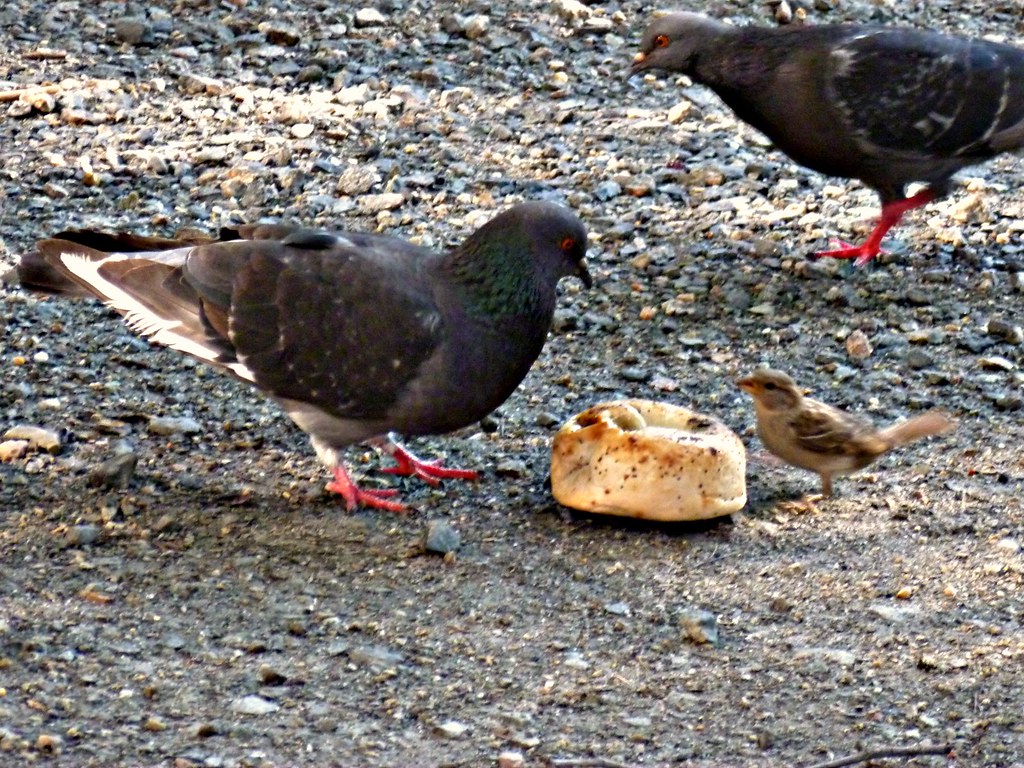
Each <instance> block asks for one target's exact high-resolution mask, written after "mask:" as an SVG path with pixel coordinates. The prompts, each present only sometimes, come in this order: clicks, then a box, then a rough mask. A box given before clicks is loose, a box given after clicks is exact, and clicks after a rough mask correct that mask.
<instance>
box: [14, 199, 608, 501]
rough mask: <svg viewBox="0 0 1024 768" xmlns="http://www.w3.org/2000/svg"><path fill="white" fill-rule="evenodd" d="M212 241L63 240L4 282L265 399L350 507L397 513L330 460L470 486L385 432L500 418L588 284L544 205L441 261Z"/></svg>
mask: <svg viewBox="0 0 1024 768" xmlns="http://www.w3.org/2000/svg"><path fill="white" fill-rule="evenodd" d="M221 238H222V239H221V240H219V241H218V240H214V239H213V238H192V239H189V240H185V241H180V240H167V239H161V238H145V237H138V236H135V235H130V234H107V233H97V232H88V231H69V232H64V233H61V235H60V236H59V237H55V238H50V239H46V240H42V241H40V242H39V243H37V245H36V249H35V251H33V252H30V253H28V254H25V255H24V256H23V257H22V259H21V263H20V265H19V268H18V269H19V274H20V276H21V282H22V285H24V286H25V287H28V288H36V289H41V290H44V291H49V292H51V293H67V294H70V295H83V294H87V295H91V296H94V297H97V298H99V299H101V300H102V301H103V302H104V303H105V304H106V305H107V306H109V307H112V308H113V309H115V310H116V311H117V312H119V313H121V314H122V315H123V316H124V318H125V320H126V322H127V324H128V326H129V327H130V328H131V329H132V330H133V331H135V332H137V333H139V334H141V335H142V336H144V337H147V338H148V339H150V340H151V341H153V342H156V343H158V344H161V345H164V346H167V347H170V348H171V349H175V350H178V351H180V352H184V353H186V354H189V355H191V356H192V357H194V358H197V359H199V360H202V361H203V362H206V363H209V364H211V365H213V366H216V367H217V368H220V369H223V370H225V371H227V372H228V373H230V374H232V375H234V376H235V377H237V378H239V379H242V380H243V381H247V382H249V383H250V384H252V385H254V386H255V387H257V388H258V389H260V390H262V391H263V392H264V393H266V394H267V395H268V396H269V397H270V398H271V399H273V400H274V401H276V402H277V403H278V404H279V405H280V406H281V407H282V408H283V409H284V410H285V412H286V413H287V414H288V415H289V416H290V417H291V418H292V420H294V421H295V423H296V424H297V425H298V426H299V427H300V428H301V429H302V430H304V431H305V432H306V433H308V434H309V436H310V438H311V441H312V444H313V448H314V449H315V451H316V453H317V455H318V456H319V457H320V459H321V460H322V461H323V462H324V463H325V464H326V465H327V467H328V468H329V469H330V470H331V471H332V472H333V475H334V480H333V482H331V483H330V484H329V485H328V486H327V487H328V489H329V490H331V491H333V492H335V493H338V494H340V495H341V496H342V498H343V499H344V500H345V503H346V506H347V507H348V509H353V508H355V507H356V506H358V505H364V506H367V507H376V508H380V509H385V510H393V511H403V510H404V509H405V508H406V507H405V505H403V504H402V503H401V502H399V501H397V500H395V499H393V498H392V497H393V496H394V495H395V493H396V492H395V491H393V490H372V489H366V490H364V489H361V488H359V487H358V486H357V485H356V484H355V482H353V480H352V479H351V478H350V477H349V475H348V473H347V471H346V470H345V467H344V464H343V463H342V458H341V451H342V449H344V448H345V447H346V446H349V445H351V444H354V443H359V442H370V443H371V444H373V445H375V446H376V447H379V448H381V449H383V450H385V451H386V452H387V453H389V454H390V455H391V456H393V457H394V459H395V460H396V461H397V464H398V466H396V467H390V468H388V469H385V470H384V471H385V472H389V471H390V472H392V473H394V474H411V475H415V476H417V477H420V478H421V479H423V480H425V481H427V482H430V483H431V484H435V485H436V484H437V482H438V479H439V478H460V479H472V478H475V477H476V473H475V472H472V471H469V470H462V469H454V468H448V467H443V466H441V465H440V463H439V462H428V461H423V460H422V459H419V458H417V457H416V456H414V455H413V454H412V453H411V452H409V451H408V450H407V449H406V448H404V447H403V446H402V445H400V444H399V443H398V442H397V440H396V439H395V434H394V433H398V434H402V435H406V436H416V435H428V434H441V433H445V432H450V431H452V430H455V429H459V428H461V427H465V426H467V425H469V424H472V423H474V422H476V421H479V420H480V419H481V418H483V417H484V416H486V415H487V414H488V413H490V412H491V411H492V410H494V409H495V408H497V407H498V406H499V405H501V403H503V402H504V401H505V400H506V399H507V398H508V396H509V395H510V394H511V393H512V391H513V390H514V389H515V388H516V387H517V386H518V385H519V383H520V382H521V381H522V380H523V378H524V377H525V376H526V374H527V372H528V371H529V369H530V366H531V365H532V364H533V362H534V360H536V359H537V357H538V355H539V354H540V352H541V348H542V347H543V345H544V341H545V338H546V336H547V333H548V330H549V327H550V325H551V320H552V317H553V314H554V310H555V303H556V298H557V294H556V286H557V284H558V282H559V280H560V279H561V278H562V277H569V276H573V275H575V276H577V277H579V278H580V279H581V280H582V282H583V284H584V285H585V286H586V287H590V286H591V277H590V273H589V272H588V270H587V265H586V260H585V253H586V242H587V233H586V230H585V229H584V227H583V224H582V223H581V222H580V220H579V219H578V218H577V217H576V216H575V215H574V214H573V213H571V212H570V211H569V210H567V209H566V208H564V207H562V206H559V205H555V204H553V203H546V202H527V203H522V204H519V205H516V206H514V207H512V208H509V209H508V210H506V211H504V212H503V213H501V214H499V215H498V216H496V217H494V218H493V219H491V220H490V221H489V222H487V223H486V224H484V225H483V226H482V227H480V228H479V229H478V230H476V231H475V232H473V233H472V234H471V235H470V236H469V237H468V238H467V239H466V240H465V241H464V242H463V243H462V244H461V245H460V246H458V247H457V248H454V249H452V250H450V251H448V252H447V253H436V252H432V251H430V250H428V249H426V248H423V247H420V246H417V245H414V244H412V243H410V242H407V241H405V240H401V239H398V238H395V237H388V236H383V235H373V234H357V233H347V232H341V233H332V232H327V231H321V230H315V229H303V228H291V227H286V226H282V225H261V226H250V227H243V228H241V229H239V230H235V231H229V232H226V233H225V232H222V234H221ZM234 238H237V239H234Z"/></svg>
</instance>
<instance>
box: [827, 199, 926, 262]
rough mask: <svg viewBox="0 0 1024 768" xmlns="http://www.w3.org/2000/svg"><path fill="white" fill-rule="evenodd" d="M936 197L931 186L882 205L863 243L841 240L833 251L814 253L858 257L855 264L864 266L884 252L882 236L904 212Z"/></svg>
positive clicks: (831, 256) (837, 256) (828, 255)
mask: <svg viewBox="0 0 1024 768" xmlns="http://www.w3.org/2000/svg"><path fill="white" fill-rule="evenodd" d="M935 198H936V194H935V192H934V191H933V190H932V189H930V188H926V189H922V190H921V191H920V192H918V193H917V194H915V195H911V196H910V197H905V198H903V199H902V200H894V201H893V202H890V203H885V204H884V205H883V206H882V215H881V216H880V217H879V219H878V224H876V225H875V228H874V229H873V230H871V234H870V235H868V239H867V240H865V241H864V243H863V244H862V245H849V244H847V243H843V242H841V241H840V246H841V247H840V248H838V249H836V250H833V251H819V252H818V253H816V254H814V255H815V256H816V257H817V258H826V257H827V258H832V259H856V261H855V262H854V264H855V265H856V266H858V267H862V266H864V265H865V264H867V263H868V262H869V261H871V260H872V259H873V258H875V256H877V255H878V254H879V253H884V251H883V250H882V238H883V237H885V235H886V233H887V232H888V231H889V230H890V229H892V228H893V227H894V226H895V225H896V223H897V222H898V221H899V220H900V219H902V218H903V214H905V213H906V212H907V211H912V210H913V209H914V208H920V207H921V206H922V205H927V204H928V203H930V202H931V201H932V200H934V199H935Z"/></svg>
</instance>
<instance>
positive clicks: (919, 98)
mask: <svg viewBox="0 0 1024 768" xmlns="http://www.w3.org/2000/svg"><path fill="white" fill-rule="evenodd" d="M647 69H665V70H671V71H674V72H681V73H683V74H686V75H688V76H690V77H691V78H693V79H694V80H695V81H696V82H699V83H703V84H705V85H707V86H709V87H710V88H712V89H713V90H714V91H715V92H716V93H717V94H718V95H719V96H720V97H721V98H722V100H723V101H724V102H725V103H726V104H727V105H728V106H729V107H731V108H732V109H733V111H735V112H736V115H737V116H738V117H739V118H740V119H742V120H744V121H746V122H747V123H749V124H750V125H752V126H754V127H755V128H757V129H758V130H760V131H762V132H763V133H764V134H765V135H766V136H768V138H769V139H771V140H772V141H773V142H774V143H775V144H776V145H777V146H778V147H779V149H781V150H782V151H783V152H785V153H786V154H787V155H789V156H790V157H792V158H793V159H794V160H796V161H797V162H798V163H800V164H802V165H805V166H807V167H808V168H813V169H814V170H816V171H820V172H821V173H826V174H829V175H832V176H843V177H847V178H855V179H860V180H861V181H863V182H864V183H865V184H867V185H869V186H871V187H872V188H873V189H874V190H875V191H876V192H878V196H879V197H880V198H881V202H882V214H881V218H880V219H879V221H878V224H877V226H876V227H875V229H874V231H872V233H871V234H870V236H869V237H868V239H867V241H866V242H864V244H863V245H860V246H857V247H853V246H847V245H846V244H842V245H843V247H841V248H839V249H838V250H833V251H825V252H822V253H819V254H818V255H819V256H833V257H838V258H854V259H856V260H857V264H858V265H860V264H864V263H866V262H868V261H870V260H871V259H872V258H874V257H875V256H876V255H877V254H878V253H879V252H880V251H881V241H882V238H883V237H884V236H885V234H886V232H888V231H889V229H891V228H892V227H893V225H895V224H896V223H897V222H898V221H899V220H900V218H901V217H902V216H903V214H904V213H906V212H907V211H909V210H911V209H913V208H917V207H919V206H922V205H925V204H926V203H928V202H931V201H932V200H935V199H937V198H940V197H942V196H943V195H945V194H947V192H948V191H949V181H950V177H951V176H952V175H953V174H954V173H955V172H956V171H958V170H959V169H960V168H963V167H964V166H968V165H972V164H975V163H979V162H982V161H984V160H987V159H989V158H991V157H993V156H994V155H996V154H998V153H1000V152H1006V151H1009V150H1013V149H1017V148H1019V147H1021V146H1024V50H1020V49H1017V48H1013V47H1011V46H1008V45H1001V44H999V43H994V42H989V41H986V40H966V39H962V38H958V37H951V36H948V35H942V34H939V33H937V32H928V31H920V30H914V29H906V28H898V27H883V26H859V25H854V24H844V25H832V26H794V27H784V28H761V27H733V26H729V25H728V24H725V23H723V22H720V21H717V20H714V19H710V18H707V17H705V16H701V15H699V14H695V13H673V14H670V15H667V16H662V17H660V18H657V19H655V20H654V21H653V22H651V24H650V25H649V26H648V27H647V29H646V31H645V32H644V36H643V41H642V43H641V52H640V53H638V54H637V55H636V57H635V58H634V61H633V66H632V70H631V71H632V73H633V74H635V73H637V72H640V71H642V70H647ZM915 181H917V182H923V183H925V184H927V185H928V186H927V187H925V188H924V189H923V190H921V191H920V192H917V193H916V194H914V195H913V196H911V197H906V196H905V188H906V186H907V184H909V183H911V182H915Z"/></svg>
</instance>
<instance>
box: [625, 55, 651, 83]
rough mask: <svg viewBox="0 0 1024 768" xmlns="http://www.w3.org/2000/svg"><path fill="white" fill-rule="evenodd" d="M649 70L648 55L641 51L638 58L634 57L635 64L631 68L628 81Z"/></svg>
mask: <svg viewBox="0 0 1024 768" xmlns="http://www.w3.org/2000/svg"><path fill="white" fill-rule="evenodd" d="M645 69H647V54H646V53H644V52H643V51H640V53H638V54H637V55H636V56H634V57H633V63H632V64H631V65H630V66H629V75H628V76H627V79H629V78H630V77H632V76H633V75H635V74H636V73H637V72H642V71H643V70H645Z"/></svg>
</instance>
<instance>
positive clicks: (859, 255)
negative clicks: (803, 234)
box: [814, 238, 888, 267]
mask: <svg viewBox="0 0 1024 768" xmlns="http://www.w3.org/2000/svg"><path fill="white" fill-rule="evenodd" d="M829 245H830V246H831V247H832V250H830V251H818V252H817V253H815V254H814V257H815V258H816V259H856V261H855V262H854V264H855V265H856V266H858V267H863V266H864V265H865V264H867V263H868V262H869V261H871V260H872V259H873V258H875V256H877V255H878V254H880V253H888V251H887V250H885V249H884V248H879V247H878V246H877V245H874V246H872V243H871V239H870V238H869V239H868V240H867V241H866V242H865V243H864V244H863V245H853V244H852V243H847V242H845V241H843V240H838V239H835V238H833V239H832V240H830V241H829Z"/></svg>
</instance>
